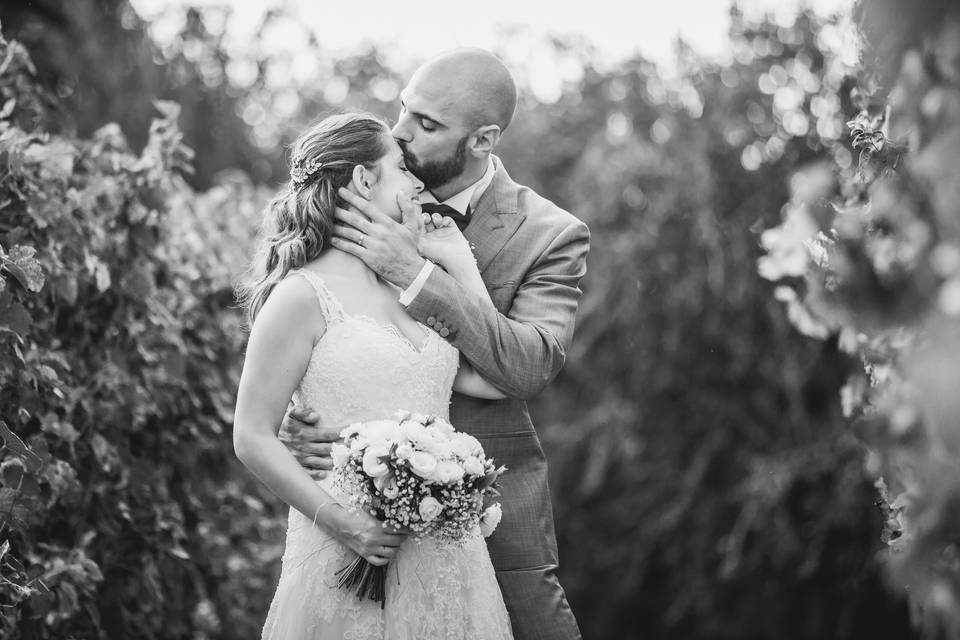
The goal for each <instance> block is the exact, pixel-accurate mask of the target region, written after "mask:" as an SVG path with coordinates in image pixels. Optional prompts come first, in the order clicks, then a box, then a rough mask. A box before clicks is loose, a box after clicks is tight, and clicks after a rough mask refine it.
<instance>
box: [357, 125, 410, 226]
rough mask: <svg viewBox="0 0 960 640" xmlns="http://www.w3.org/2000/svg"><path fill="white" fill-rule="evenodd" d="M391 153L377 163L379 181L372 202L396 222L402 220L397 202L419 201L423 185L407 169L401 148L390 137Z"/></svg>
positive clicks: (371, 191)
mask: <svg viewBox="0 0 960 640" xmlns="http://www.w3.org/2000/svg"><path fill="white" fill-rule="evenodd" d="M385 137H386V138H387V140H388V142H387V145H388V149H389V151H387V154H386V155H385V156H383V157H382V158H380V160H379V161H377V166H376V170H375V172H376V174H377V181H376V182H375V183H374V184H373V185H372V187H371V190H370V201H371V202H372V203H373V204H375V205H377V208H379V209H380V210H381V211H383V212H384V213H386V214H387V215H388V216H390V217H391V218H393V219H394V220H397V221H399V220H400V217H401V216H400V205H399V204H397V200H398V198H399V199H402V200H405V201H406V200H410V199H414V200H419V197H420V192H421V191H423V183H422V182H420V180H418V179H417V177H416V176H414V175H413V174H412V173H410V171H409V170H408V169H407V165H406V163H405V161H404V158H403V152H402V151H401V150H400V146H399V145H398V144H397V143H396V141H395V140H394V139H393V138H392V137H391V136H389V135H386V136H385Z"/></svg>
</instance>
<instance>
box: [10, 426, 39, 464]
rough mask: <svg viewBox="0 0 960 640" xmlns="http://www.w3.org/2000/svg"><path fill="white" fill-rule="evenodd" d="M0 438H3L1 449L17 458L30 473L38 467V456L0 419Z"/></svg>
mask: <svg viewBox="0 0 960 640" xmlns="http://www.w3.org/2000/svg"><path fill="white" fill-rule="evenodd" d="M0 439H2V440H3V449H0V451H4V452H6V453H7V454H8V455H12V456H14V457H17V458H19V459H20V460H22V461H23V463H24V464H25V465H26V468H27V470H28V471H30V472H31V473H36V472H37V470H39V469H40V464H41V460H40V456H38V455H37V454H36V453H34V452H33V450H32V449H30V447H28V446H27V445H26V443H24V441H23V440H21V439H20V437H19V436H18V435H17V434H15V433H14V432H13V431H11V430H10V428H9V427H7V423H6V422H4V421H3V420H0Z"/></svg>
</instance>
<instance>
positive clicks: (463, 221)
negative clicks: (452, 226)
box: [420, 202, 470, 231]
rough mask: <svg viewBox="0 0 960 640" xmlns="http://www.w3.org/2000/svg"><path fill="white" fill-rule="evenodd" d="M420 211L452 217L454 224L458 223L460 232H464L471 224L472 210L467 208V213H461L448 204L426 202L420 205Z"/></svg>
mask: <svg viewBox="0 0 960 640" xmlns="http://www.w3.org/2000/svg"><path fill="white" fill-rule="evenodd" d="M420 209H421V210H422V211H423V212H424V213H439V214H440V215H442V216H448V217H450V218H451V219H452V220H453V221H454V223H456V225H457V228H458V229H460V231H463V230H464V229H466V228H467V225H468V224H470V208H469V207H467V212H466V213H460V212H459V211H457V210H456V209H454V208H453V207H451V206H450V205H448V204H440V203H438V202H424V203H423V204H422V205H420Z"/></svg>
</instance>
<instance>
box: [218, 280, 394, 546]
mask: <svg viewBox="0 0 960 640" xmlns="http://www.w3.org/2000/svg"><path fill="white" fill-rule="evenodd" d="M305 315H306V316H307V317H306V318H305V317H304V316H305ZM316 327H320V329H321V331H320V333H321V334H322V332H323V331H324V330H325V325H324V323H323V318H322V314H321V313H320V309H319V305H318V304H317V301H316V298H315V294H314V292H313V289H312V287H311V286H310V284H309V283H307V282H306V280H304V279H303V278H299V277H294V278H287V279H286V280H284V281H283V282H281V283H280V284H279V285H277V287H276V288H275V289H274V290H273V292H272V293H271V294H270V297H269V298H267V301H266V303H264V305H263V308H262V309H261V310H260V313H259V315H258V316H257V319H256V321H255V322H254V323H253V327H252V328H251V332H250V341H249V343H248V345H247V354H246V358H245V360H244V363H243V373H242V374H241V377H240V387H239V390H238V391H237V407H236V417H235V419H234V425H233V446H234V450H235V452H236V454H237V457H238V458H239V459H240V461H241V462H242V463H243V464H244V465H245V466H246V467H247V468H248V469H249V470H250V471H251V472H252V473H253V474H254V475H256V476H257V478H259V479H260V481H261V482H263V483H264V484H265V485H266V486H267V487H268V488H269V489H270V490H271V491H272V492H273V493H275V494H276V495H277V496H278V497H279V498H280V499H281V500H283V501H284V502H286V503H287V504H288V505H290V506H291V507H293V508H294V509H296V510H298V511H299V512H300V513H302V514H304V515H305V516H307V517H308V518H311V519H313V520H314V522H316V523H317V524H319V525H321V526H323V527H324V528H325V529H327V530H328V531H329V532H330V533H331V534H332V535H333V536H334V537H335V538H337V539H338V540H339V541H340V542H342V543H343V544H345V545H347V546H348V547H350V548H351V549H353V550H354V551H355V552H357V553H358V554H359V555H362V556H364V557H366V558H367V559H368V560H371V562H373V560H372V559H371V557H373V556H376V557H377V558H378V561H377V562H374V563H375V564H385V563H386V561H387V560H388V559H389V558H390V557H392V555H393V552H395V549H396V547H397V546H399V544H400V542H402V540H403V536H397V535H393V534H389V533H387V532H385V531H384V530H383V528H382V527H381V526H380V523H379V522H378V521H377V520H375V519H373V518H371V517H369V516H366V515H365V514H356V513H351V512H350V511H348V510H347V509H345V508H344V507H342V506H340V505H338V504H337V502H336V500H334V499H333V498H332V497H331V496H330V495H329V494H328V493H327V492H326V491H324V490H323V489H322V488H321V487H320V486H319V485H318V484H316V483H315V482H314V481H313V479H312V478H311V477H310V475H309V474H308V473H307V472H306V470H304V469H303V467H301V466H300V464H299V463H298V462H297V459H296V458H295V457H294V456H293V454H291V453H290V451H289V449H287V447H286V446H285V445H284V444H283V442H281V441H280V439H279V438H278V437H277V431H278V429H279V427H280V422H281V420H282V419H283V416H284V413H285V412H286V409H287V404H288V402H289V401H290V397H291V396H292V395H293V392H294V390H295V389H296V387H297V385H298V384H299V382H300V379H301V378H302V377H303V374H304V372H305V371H306V369H307V364H308V363H309V361H310V356H311V353H312V351H313V346H314V341H315V340H316V339H317V338H318V336H317V331H316V329H315V328H316ZM360 516H363V517H360ZM383 547H387V549H386V550H385V549H383ZM391 550H393V551H391ZM380 558H382V559H383V561H382V562H380V561H379V559H380Z"/></svg>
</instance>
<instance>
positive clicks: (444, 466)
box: [434, 460, 463, 484]
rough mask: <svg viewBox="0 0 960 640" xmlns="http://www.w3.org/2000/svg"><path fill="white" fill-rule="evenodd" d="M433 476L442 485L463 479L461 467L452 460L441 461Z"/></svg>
mask: <svg viewBox="0 0 960 640" xmlns="http://www.w3.org/2000/svg"><path fill="white" fill-rule="evenodd" d="M434 475H435V476H436V477H437V480H439V481H440V482H442V483H444V484H453V483H455V482H458V481H459V480H461V479H462V478H463V467H461V466H460V465H459V464H457V463H456V462H454V461H453V460H441V461H440V462H438V463H437V470H436V471H435V472H434Z"/></svg>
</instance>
